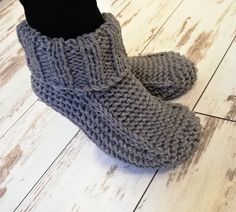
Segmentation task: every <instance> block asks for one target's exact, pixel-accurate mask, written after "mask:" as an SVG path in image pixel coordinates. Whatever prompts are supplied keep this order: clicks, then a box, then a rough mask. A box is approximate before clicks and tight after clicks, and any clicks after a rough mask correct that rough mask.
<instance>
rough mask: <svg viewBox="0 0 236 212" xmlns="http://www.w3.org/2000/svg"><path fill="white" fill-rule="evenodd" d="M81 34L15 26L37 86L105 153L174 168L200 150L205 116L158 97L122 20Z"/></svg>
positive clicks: (46, 99) (110, 19)
mask: <svg viewBox="0 0 236 212" xmlns="http://www.w3.org/2000/svg"><path fill="white" fill-rule="evenodd" d="M103 16H104V19H105V23H104V24H103V25H102V26H100V27H99V28H98V29H97V30H96V31H95V32H93V33H89V34H84V35H83V36H79V37H77V38H76V39H68V40H64V39H62V38H53V39H50V38H48V37H46V36H43V35H41V34H40V33H39V32H37V31H36V30H34V29H32V28H31V27H30V26H29V25H28V24H27V22H26V21H23V22H21V23H20V24H19V25H18V26H17V34H18V37H19V40H20V42H21V44H22V46H23V48H24V50H25V53H26V58H27V63H28V66H29V68H30V70H31V82H32V88H33V90H34V92H35V94H36V95H37V96H38V97H39V98H40V99H41V100H42V101H43V102H45V103H46V104H47V105H49V106H51V107H52V108H53V109H55V110H56V111H58V112H59V113H61V114H62V115H64V116H66V117H67V118H69V119H70V120H71V121H72V122H74V123H75V124H76V125H77V126H79V128H81V129H82V130H83V131H84V132H85V133H86V135H87V136H88V137H89V138H90V139H91V140H92V141H93V142H94V143H95V144H96V145H97V146H98V147H99V148H100V149H102V150H103V151H104V152H105V153H107V154H109V155H112V156H114V157H116V158H119V159H121V160H123V161H126V162H129V163H131V164H135V165H137V166H140V167H157V168H161V167H175V166H177V165H178V164H180V163H181V162H183V161H185V160H186V159H187V158H188V157H189V156H190V155H191V154H192V153H193V152H194V151H195V150H196V148H197V146H198V143H199V137H200V123H199V119H198V118H197V117H195V115H194V113H193V112H191V111H189V110H188V108H187V107H184V106H181V105H180V104H172V103H168V102H164V101H162V100H161V99H160V98H157V97H154V96H152V95H151V94H150V93H149V92H147V90H146V89H145V88H144V87H143V85H142V83H141V82H140V81H139V80H138V79H137V78H135V76H134V75H133V74H132V73H131V64H130V61H129V60H130V59H129V58H128V57H127V56H126V53H125V49H124V46H123V43H122V37H121V34H120V26H119V23H118V22H117V21H116V20H115V18H114V17H113V16H112V15H111V14H103Z"/></svg>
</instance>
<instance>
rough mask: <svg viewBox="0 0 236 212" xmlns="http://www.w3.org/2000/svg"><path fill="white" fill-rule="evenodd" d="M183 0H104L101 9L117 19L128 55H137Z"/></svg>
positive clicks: (100, 2)
mask: <svg viewBox="0 0 236 212" xmlns="http://www.w3.org/2000/svg"><path fill="white" fill-rule="evenodd" d="M182 2H183V0H169V1H166V0H158V1H156V0H145V1H140V0H119V1H117V0H114V1H110V0H105V1H98V5H99V7H100V8H101V11H106V12H112V13H113V14H114V15H115V16H116V17H117V19H118V20H119V22H120V24H121V27H122V35H123V40H124V44H125V47H126V49H127V52H128V54H129V55H138V54H140V53H141V51H142V50H143V49H144V48H145V47H146V45H147V44H148V43H149V42H150V41H151V40H152V39H153V37H154V36H155V34H156V33H157V32H158V31H159V30H160V28H161V27H162V25H163V24H164V23H165V22H166V20H167V19H168V18H169V16H171V14H172V13H173V12H174V11H175V9H176V8H178V6H179V5H180V4H181V3H182Z"/></svg>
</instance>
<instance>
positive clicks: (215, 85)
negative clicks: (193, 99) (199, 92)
mask: <svg viewBox="0 0 236 212" xmlns="http://www.w3.org/2000/svg"><path fill="white" fill-rule="evenodd" d="M235 55H236V40H235V41H234V43H233V44H232V46H231V48H230V50H229V52H228V54H227V55H226V57H225V59H224V60H223V62H222V64H221V65H220V67H219V70H218V71H217V72H216V74H215V76H214V77H213V79H212V81H211V82H210V84H209V86H208V87H207V89H206V91H205V92H204V94H203V96H202V97H201V99H200V101H199V102H198V104H197V106H196V108H195V111H197V112H201V113H206V114H210V115H213V116H217V117H221V118H226V119H229V120H234V121H236V62H235Z"/></svg>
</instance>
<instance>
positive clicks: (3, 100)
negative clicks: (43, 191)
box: [0, 0, 37, 137]
mask: <svg viewBox="0 0 236 212" xmlns="http://www.w3.org/2000/svg"><path fill="white" fill-rule="evenodd" d="M3 4H4V5H3ZM0 17H1V19H0V43H1V45H0V64H1V66H0V126H1V127H0V137H1V136H2V135H3V134H4V133H5V132H6V131H7V130H8V129H9V128H10V127H11V126H12V125H13V124H14V123H15V121H16V120H17V119H19V118H20V117H21V116H22V114H23V113H24V112H25V111H26V110H27V109H28V108H29V107H30V105H32V104H33V103H34V102H35V101H36V99H37V98H36V96H35V95H34V94H33V92H32V90H31V87H30V72H29V70H28V68H27V67H26V64H25V56H24V52H23V49H22V48H21V46H20V43H19V42H18V39H17V36H16V31H15V27H16V25H17V24H18V23H19V21H21V20H22V19H23V9H22V7H21V5H20V3H19V1H16V0H14V1H6V0H3V1H2V2H1V9H0Z"/></svg>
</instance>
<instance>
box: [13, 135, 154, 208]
mask: <svg viewBox="0 0 236 212" xmlns="http://www.w3.org/2000/svg"><path fill="white" fill-rule="evenodd" d="M153 173H154V170H153V169H141V168H136V167H133V166H131V165H128V164H126V163H123V162H121V161H118V160H115V159H113V158H111V157H109V156H107V155H105V154H104V153H103V152H101V151H100V150H99V149H98V148H97V147H96V146H95V145H94V144H93V143H92V142H90V140H89V139H88V138H87V137H86V136H85V135H84V133H82V132H81V133H79V134H78V135H77V136H76V137H75V138H74V139H73V141H72V142H71V143H70V145H68V147H67V149H66V150H65V151H64V152H63V153H62V154H61V155H60V157H59V158H58V159H57V160H56V162H55V163H54V164H53V166H52V167H51V168H50V169H49V170H48V171H47V174H46V175H45V176H44V177H43V178H42V179H41V181H40V182H39V183H38V184H37V186H36V187H35V188H34V189H33V190H32V191H31V192H30V194H29V196H27V198H26V199H25V200H24V201H23V203H22V204H21V205H20V207H19V208H18V209H17V210H16V211H40V212H41V211H58V212H65V211H66V212H69V211H81V212H83V211H85V212H87V211H94V210H96V211H103V212H110V211H113V212H115V211H117V212H120V211H132V210H133V209H134V207H135V204H136V203H137V201H138V200H139V198H140V196H141V195H142V193H143V191H144V190H145V188H146V186H147V182H149V180H150V178H151V177H152V176H153Z"/></svg>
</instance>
